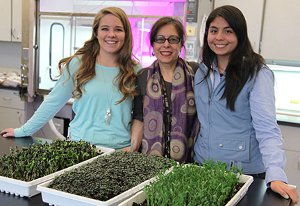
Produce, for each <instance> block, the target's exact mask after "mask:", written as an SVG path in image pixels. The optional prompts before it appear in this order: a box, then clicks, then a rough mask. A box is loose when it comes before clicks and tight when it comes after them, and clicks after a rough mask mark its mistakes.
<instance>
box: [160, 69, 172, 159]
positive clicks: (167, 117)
mask: <svg viewBox="0 0 300 206" xmlns="http://www.w3.org/2000/svg"><path fill="white" fill-rule="evenodd" d="M159 75H160V79H161V86H162V88H161V90H162V95H163V106H164V108H163V118H164V125H165V128H164V133H163V137H164V143H165V156H166V157H169V158H170V142H171V125H172V108H171V107H170V102H169V99H168V95H167V87H166V83H165V80H164V78H163V76H162V74H161V72H160V70H159Z"/></svg>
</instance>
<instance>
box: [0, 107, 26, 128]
mask: <svg viewBox="0 0 300 206" xmlns="http://www.w3.org/2000/svg"><path fill="white" fill-rule="evenodd" d="M24 122H25V112H24V110H20V109H11V108H6V107H0V130H2V129H5V128H10V127H11V128H17V127H20V126H22V125H23V124H24Z"/></svg>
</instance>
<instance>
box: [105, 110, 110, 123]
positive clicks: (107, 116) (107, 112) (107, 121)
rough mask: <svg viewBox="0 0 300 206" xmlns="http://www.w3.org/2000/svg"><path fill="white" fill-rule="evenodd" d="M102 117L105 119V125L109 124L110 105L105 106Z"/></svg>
mask: <svg viewBox="0 0 300 206" xmlns="http://www.w3.org/2000/svg"><path fill="white" fill-rule="evenodd" d="M104 119H105V123H106V124H107V125H109V124H110V120H111V108H110V107H108V108H107V110H106V113H105V115H104Z"/></svg>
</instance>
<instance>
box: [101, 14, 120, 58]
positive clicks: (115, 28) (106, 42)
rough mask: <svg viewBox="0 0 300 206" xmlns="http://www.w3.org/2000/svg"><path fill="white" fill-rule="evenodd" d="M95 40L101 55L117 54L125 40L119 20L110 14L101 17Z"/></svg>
mask: <svg viewBox="0 0 300 206" xmlns="http://www.w3.org/2000/svg"><path fill="white" fill-rule="evenodd" d="M97 39H98V42H99V44H100V53H101V54H105V53H106V54H113V55H115V54H117V52H118V51H119V50H120V49H121V48H122V47H123V45H124V40H125V31H124V27H123V24H122V22H121V20H120V19H119V18H117V17H116V16H114V15H112V14H106V15H105V16H103V17H102V18H101V20H100V24H99V27H98V30H97Z"/></svg>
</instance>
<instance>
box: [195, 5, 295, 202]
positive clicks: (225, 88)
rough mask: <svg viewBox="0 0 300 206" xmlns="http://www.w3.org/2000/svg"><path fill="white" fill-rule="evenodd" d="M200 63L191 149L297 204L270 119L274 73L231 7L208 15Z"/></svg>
mask: <svg viewBox="0 0 300 206" xmlns="http://www.w3.org/2000/svg"><path fill="white" fill-rule="evenodd" d="M202 55H203V56H202V62H201V64H200V67H199V69H198V70H197V73H196V75H195V101H196V108H197V113H198V119H199V121H200V123H201V128H200V133H199V134H198V137H197V140H196V143H195V146H194V151H195V160H196V161H197V162H198V163H200V164H201V163H202V162H203V161H204V160H208V159H213V160H215V161H223V162H226V163H227V164H228V166H237V167H238V168H240V169H241V170H242V172H243V173H245V174H249V175H253V176H256V177H261V178H263V179H265V181H266V183H267V185H268V186H270V188H271V189H272V190H273V191H275V192H278V193H279V194H281V195H282V196H283V197H286V198H289V197H290V198H291V199H292V201H293V203H296V202H297V201H298V197H297V192H296V190H295V189H294V188H292V187H289V186H288V184H287V181H288V180H287V176H286V174H285V172H284V164H285V154H284V150H283V148H282V144H283V143H282V136H281V131H280V129H279V126H278V124H277V121H276V112H275V98H274V75H273V73H272V71H271V70H270V69H269V68H268V67H267V66H266V64H265V63H264V59H263V57H262V56H260V55H259V54H257V53H255V52H254V51H253V49H252V46H251V44H250V41H249V38H248V34H247V25H246V20H245V18H244V16H243V14H242V12H241V11H240V10H239V9H237V8H236V7H233V6H228V5H226V6H222V7H219V8H216V9H215V10H213V11H212V12H211V14H210V15H209V17H208V19H207V22H206V28H205V35H204V45H203V54H202Z"/></svg>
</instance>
